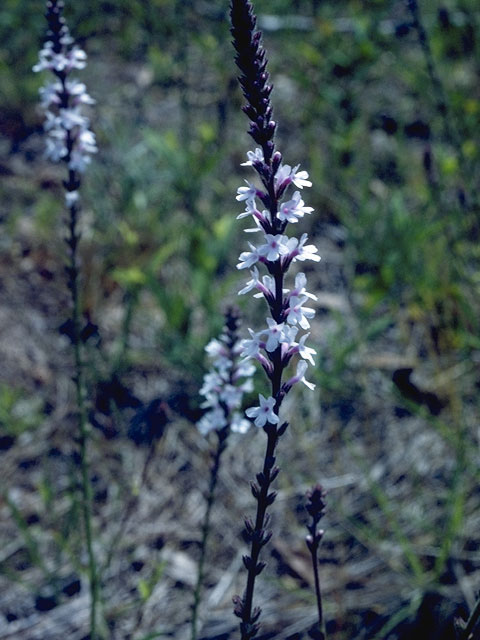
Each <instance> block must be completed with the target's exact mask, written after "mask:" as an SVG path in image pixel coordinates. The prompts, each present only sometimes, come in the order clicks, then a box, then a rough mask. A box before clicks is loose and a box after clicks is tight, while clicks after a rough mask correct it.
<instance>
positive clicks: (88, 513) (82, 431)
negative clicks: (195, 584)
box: [68, 171, 99, 640]
mask: <svg viewBox="0 0 480 640" xmlns="http://www.w3.org/2000/svg"><path fill="white" fill-rule="evenodd" d="M69 174H70V175H69V178H70V181H75V180H76V176H75V172H73V171H69ZM77 213H78V211H77V206H76V204H72V205H71V206H70V207H69V220H68V229H69V237H68V244H69V246H70V267H69V275H70V283H69V284H70V292H71V296H72V342H73V350H74V366H75V376H74V379H75V390H76V403H77V411H78V429H79V434H78V440H79V446H80V451H79V455H80V469H81V493H82V501H81V502H82V517H83V526H84V530H85V542H86V547H87V555H88V573H89V582H90V640H96V638H97V605H98V600H99V582H98V576H97V565H96V559H95V552H94V549H93V535H92V489H91V484H90V478H89V475H90V474H89V464H88V454H87V447H88V439H89V433H88V420H87V411H86V406H85V383H84V378H83V362H82V345H81V337H80V334H81V328H80V320H81V314H80V297H79V267H78V253H77V248H78V240H79V236H78V234H77Z"/></svg>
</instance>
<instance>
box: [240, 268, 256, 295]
mask: <svg viewBox="0 0 480 640" xmlns="http://www.w3.org/2000/svg"><path fill="white" fill-rule="evenodd" d="M250 274H251V276H252V279H251V280H249V281H248V282H247V284H246V285H245V286H244V287H243V289H240V291H239V292H238V295H239V296H242V295H243V294H245V293H248V292H249V291H251V290H252V289H256V288H257V285H258V284H259V277H260V274H259V273H258V269H257V267H253V269H252V270H251V271H250Z"/></svg>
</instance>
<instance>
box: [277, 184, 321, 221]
mask: <svg viewBox="0 0 480 640" xmlns="http://www.w3.org/2000/svg"><path fill="white" fill-rule="evenodd" d="M312 211H313V208H312V207H306V206H305V203H304V201H303V200H302V198H301V196H300V191H295V193H294V194H293V196H292V199H291V200H288V201H287V202H283V203H282V204H281V205H280V210H279V212H278V214H277V215H278V218H279V219H280V220H282V221H287V222H292V223H295V222H298V220H299V219H300V218H303V215H304V214H305V213H311V212H312Z"/></svg>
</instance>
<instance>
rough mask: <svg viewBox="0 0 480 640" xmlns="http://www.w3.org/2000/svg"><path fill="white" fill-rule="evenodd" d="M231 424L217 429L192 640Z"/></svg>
mask: <svg viewBox="0 0 480 640" xmlns="http://www.w3.org/2000/svg"><path fill="white" fill-rule="evenodd" d="M229 428H230V427H229V425H227V426H226V427H224V428H223V429H220V430H218V431H216V434H217V438H218V443H217V446H216V448H215V450H214V452H213V464H212V468H211V470H210V482H209V485H208V493H207V509H206V511H205V518H204V521H203V526H202V540H201V542H200V558H199V561H198V574H197V583H196V585H195V591H194V594H193V605H192V622H191V638H192V640H196V638H197V627H198V609H199V605H200V598H201V594H202V585H203V579H204V577H205V576H204V573H205V558H206V551H207V542H208V538H209V534H210V514H211V511H212V506H213V503H214V498H215V488H216V486H217V480H218V471H219V469H220V459H221V456H222V453H223V452H224V451H225V448H226V446H227V437H228V433H229Z"/></svg>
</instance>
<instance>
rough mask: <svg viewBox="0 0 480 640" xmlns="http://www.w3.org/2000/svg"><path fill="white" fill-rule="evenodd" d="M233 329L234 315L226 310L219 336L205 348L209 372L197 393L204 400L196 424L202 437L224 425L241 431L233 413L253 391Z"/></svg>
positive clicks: (248, 366)
mask: <svg viewBox="0 0 480 640" xmlns="http://www.w3.org/2000/svg"><path fill="white" fill-rule="evenodd" d="M237 329H238V316H237V314H236V313H235V312H234V311H233V310H229V311H228V312H227V314H226V321H225V329H224V331H223V333H222V334H221V336H220V337H219V338H218V339H216V338H215V339H213V340H211V341H210V342H209V343H208V344H207V346H206V347H205V351H206V352H207V354H208V356H209V358H210V359H211V361H212V369H211V371H209V372H208V373H206V374H205V376H204V378H203V385H202V388H201V389H200V394H201V395H202V396H203V397H204V398H205V400H204V402H203V403H202V404H201V407H202V408H204V409H207V412H206V413H205V415H204V416H203V417H202V418H201V420H200V421H199V422H198V424H197V426H198V428H199V430H200V432H201V433H202V434H203V435H206V434H207V433H209V432H210V431H212V430H217V431H219V430H221V429H224V428H226V427H227V426H230V428H231V429H232V431H240V432H245V423H244V422H243V421H242V420H243V419H242V418H241V417H239V416H238V415H237V414H238V410H239V409H240V408H241V405H242V400H243V396H244V394H245V393H248V392H250V391H252V389H253V385H252V381H251V379H250V378H251V376H252V375H253V373H254V371H255V368H254V367H253V366H252V365H251V364H249V363H245V362H244V361H241V360H239V357H238V356H239V355H240V353H241V351H242V345H241V341H240V340H239V338H238V331H237Z"/></svg>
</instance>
